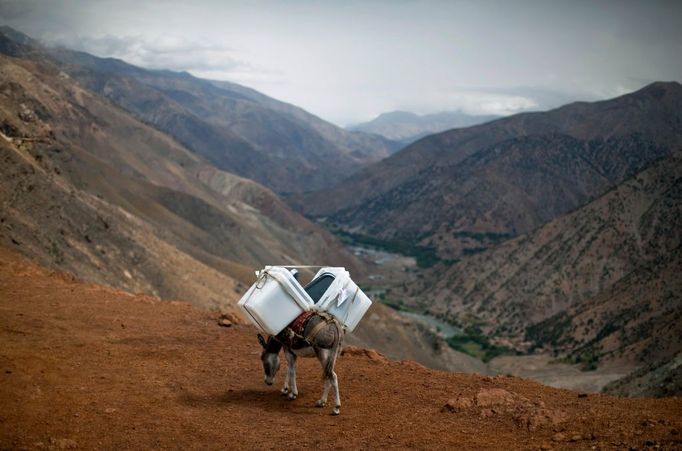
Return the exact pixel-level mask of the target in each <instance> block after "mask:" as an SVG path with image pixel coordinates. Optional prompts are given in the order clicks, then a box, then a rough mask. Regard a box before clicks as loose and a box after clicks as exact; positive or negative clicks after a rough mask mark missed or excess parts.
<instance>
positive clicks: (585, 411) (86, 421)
mask: <svg viewBox="0 0 682 451" xmlns="http://www.w3.org/2000/svg"><path fill="white" fill-rule="evenodd" d="M258 356H259V346H258V344H257V342H256V340H255V331H254V330H253V329H252V328H250V327H248V326H240V325H235V326H233V327H230V328H225V327H219V326H218V325H217V322H216V319H215V316H214V315H213V314H211V313H210V312H206V311H202V310H198V309H196V308H194V307H192V306H190V305H189V304H185V303H181V302H167V301H159V300H157V299H154V298H150V297H146V296H138V295H130V294H128V293H125V292H122V291H117V290H113V289H110V288H105V287H101V286H98V285H92V284H83V283H80V282H78V281H76V280H74V279H73V278H72V277H70V276H68V275H65V274H61V273H54V272H50V271H49V270H46V269H43V268H40V267H38V266H36V265H34V264H32V263H29V262H27V261H26V260H23V259H22V258H21V257H18V256H17V254H14V253H12V252H10V251H7V250H4V249H0V448H2V449H5V448H7V449H19V448H27V449H38V448H79V449H94V448H97V449H218V448H222V449H225V448H228V449H285V448H289V449H301V448H303V449H305V448H311V449H318V448H321V449H337V448H340V449H378V448H381V449H405V448H417V449H424V448H427V449H458V448H459V449H541V448H543V449H550V448H559V449H561V448H578V449H590V448H592V447H593V446H594V447H596V449H627V448H628V447H631V446H634V447H637V448H638V449H641V448H646V447H647V446H649V447H655V446H657V445H658V446H660V447H662V448H664V449H679V448H680V447H682V436H681V435H680V433H681V432H682V419H681V418H682V399H680V398H668V399H656V400H653V399H637V400H635V399H623V398H615V397H610V396H603V395H589V396H579V394H578V393H576V392H572V391H568V390H560V389H553V388H549V387H545V386H543V385H540V384H538V383H535V382H531V381H527V380H523V379H519V378H512V377H494V378H491V377H483V376H476V375H465V374H453V373H444V372H439V371H434V370H428V369H426V368H424V367H422V366H420V365H418V364H416V363H412V362H391V361H387V360H386V359H384V358H383V357H382V356H381V355H379V354H378V353H376V352H373V351H364V350H358V349H354V350H350V351H349V352H346V353H345V355H343V356H342V357H341V358H340V359H339V361H338V367H337V372H338V374H339V380H340V386H341V396H342V403H343V406H342V410H341V416H339V417H333V416H331V415H329V409H328V408H324V409H319V408H315V407H314V406H313V404H314V401H315V400H316V399H317V397H318V396H319V394H320V390H321V381H320V371H319V369H318V367H317V364H316V362H315V361H313V360H306V361H303V362H302V364H301V365H300V368H299V390H300V392H301V393H300V396H299V398H298V399H297V400H295V401H287V400H285V399H283V398H282V397H280V396H279V395H278V389H279V387H277V386H272V387H268V386H265V385H264V384H263V381H262V374H261V369H260V361H259V359H258ZM281 378H282V374H281V373H280V375H279V376H278V379H279V381H278V382H281Z"/></svg>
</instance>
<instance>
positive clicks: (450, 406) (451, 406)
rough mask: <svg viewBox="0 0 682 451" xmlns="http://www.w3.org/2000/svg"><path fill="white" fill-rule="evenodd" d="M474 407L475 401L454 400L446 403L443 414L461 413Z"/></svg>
mask: <svg viewBox="0 0 682 451" xmlns="http://www.w3.org/2000/svg"><path fill="white" fill-rule="evenodd" d="M473 405H474V400H473V399H471V398H453V399H450V400H448V402H446V403H445V405H444V406H443V408H442V409H441V412H444V411H447V412H460V411H462V410H464V409H468V408H469V407H472V406H473Z"/></svg>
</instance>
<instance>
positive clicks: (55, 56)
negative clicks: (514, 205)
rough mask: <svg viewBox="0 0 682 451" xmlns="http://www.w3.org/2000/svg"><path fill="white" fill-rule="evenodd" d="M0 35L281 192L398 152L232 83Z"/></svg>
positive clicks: (321, 184)
mask: <svg viewBox="0 0 682 451" xmlns="http://www.w3.org/2000/svg"><path fill="white" fill-rule="evenodd" d="M0 31H2V32H3V33H4V34H5V36H6V39H11V40H12V41H13V42H15V43H18V44H20V45H24V46H27V45H28V46H29V47H30V48H31V51H32V52H33V53H36V52H40V53H42V54H44V55H45V56H46V57H49V58H50V59H52V60H54V62H58V63H59V65H60V68H61V70H63V71H64V72H65V73H67V74H68V75H69V76H70V77H71V78H72V79H74V80H75V81H77V82H78V83H80V84H81V85H82V86H83V87H85V88H87V89H88V90H91V91H93V92H96V93H98V94H100V95H103V96H104V97H106V98H108V99H109V100H110V101H111V102H113V103H114V104H116V105H118V106H120V107H121V108H123V109H125V110H127V111H129V112H131V113H133V114H134V115H135V116H136V117H137V118H138V119H140V120H142V121H144V122H146V123H148V124H151V125H153V126H154V127H156V128H158V129H159V130H161V131H164V132H166V133H167V134H169V135H170V136H172V137H173V138H175V139H176V140H177V141H179V142H180V143H182V144H183V145H184V146H185V147H186V148H188V149H189V150H191V151H193V152H195V153H197V154H198V155H200V156H202V157H203V158H204V159H206V160H207V161H209V162H210V163H211V164H213V165H214V166H216V167H217V168H219V169H221V170H224V171H227V172H232V173H234V174H237V175H240V176H243V177H247V178H250V179H252V180H255V181H257V182H259V183H261V184H263V185H265V186H267V187H269V188H271V189H273V190H275V191H277V192H280V193H282V192H302V191H309V190H313V189H321V188H325V187H328V186H331V184H333V183H335V182H337V181H340V180H342V179H343V178H345V177H347V176H349V175H351V174H352V173H354V172H356V171H357V170H358V169H360V168H361V167H363V166H364V165H366V164H368V163H372V162H376V161H378V160H380V159H382V158H385V157H387V156H388V155H389V154H390V153H391V152H393V151H394V150H397V147H398V144H396V143H393V142H391V141H388V140H386V139H384V138H381V137H378V136H374V135H368V134H365V133H360V132H348V131H345V130H343V129H341V128H339V127H336V126H334V125H332V124H330V123H328V122H325V121H323V120H322V119H320V118H318V117H315V116H313V115H312V114H309V113H307V112H305V111H304V110H302V109H300V108H297V107H295V106H292V105H288V104H285V103H283V102H279V101H277V100H275V99H272V98H269V97H267V96H265V95H263V94H260V93H258V92H256V91H254V90H251V89H249V88H245V87H242V86H239V85H237V84H235V83H228V82H214V81H210V80H203V79H199V78H196V77H193V76H191V75H190V74H188V73H185V72H183V73H178V72H171V71H167V70H146V69H142V68H139V67H135V66H132V65H130V64H127V63H125V62H123V61H121V60H117V59H113V58H98V57H95V56H93V55H90V54H87V53H83V52H76V51H72V50H68V49H64V48H45V47H42V46H40V45H39V44H38V43H37V42H36V41H34V40H31V39H30V38H28V37H26V36H24V35H22V34H21V33H19V32H17V31H15V30H12V29H9V28H7V27H3V28H0Z"/></svg>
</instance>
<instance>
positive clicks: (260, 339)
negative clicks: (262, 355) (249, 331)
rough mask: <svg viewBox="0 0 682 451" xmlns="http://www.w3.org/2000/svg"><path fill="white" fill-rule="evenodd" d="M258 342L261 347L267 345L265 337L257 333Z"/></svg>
mask: <svg viewBox="0 0 682 451" xmlns="http://www.w3.org/2000/svg"><path fill="white" fill-rule="evenodd" d="M258 343H260V345H261V346H262V347H263V349H265V348H267V347H268V344H267V343H266V342H265V338H263V336H262V335H261V334H258Z"/></svg>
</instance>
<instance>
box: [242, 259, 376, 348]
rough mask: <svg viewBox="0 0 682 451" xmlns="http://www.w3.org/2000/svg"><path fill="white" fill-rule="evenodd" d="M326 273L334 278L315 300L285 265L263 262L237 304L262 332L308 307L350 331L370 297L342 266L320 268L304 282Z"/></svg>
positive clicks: (278, 328)
mask: <svg viewBox="0 0 682 451" xmlns="http://www.w3.org/2000/svg"><path fill="white" fill-rule="evenodd" d="M325 276H331V277H333V281H332V282H331V284H329V286H328V287H327V289H326V290H325V291H324V292H323V293H322V294H321V295H320V297H319V299H316V301H317V302H315V301H313V299H311V297H310V295H309V294H308V293H307V292H306V290H305V289H304V288H303V287H302V286H301V285H300V284H299V283H298V281H297V280H296V279H295V278H294V276H293V274H292V273H291V272H290V271H289V269H287V267H282V266H266V267H265V268H264V269H263V270H262V271H259V272H258V278H257V280H256V282H255V283H254V284H253V285H252V286H251V288H249V290H248V291H247V292H246V293H244V296H242V298H241V299H240V300H239V307H240V308H241V310H242V312H244V314H245V315H246V317H247V318H249V319H250V320H251V322H252V323H253V324H254V325H255V326H256V327H257V328H258V329H259V330H260V331H261V332H264V333H267V334H270V335H277V334H278V333H280V332H281V331H282V330H284V328H285V327H287V326H288V325H289V324H290V323H291V322H292V321H293V320H295V319H296V317H298V316H299V315H300V314H301V313H303V312H305V311H309V310H314V311H323V312H327V313H329V314H331V315H332V316H334V318H336V319H337V320H338V321H339V322H340V323H341V325H342V326H343V327H344V328H345V329H346V330H348V331H350V332H352V331H353V330H354V329H355V327H356V326H357V325H358V323H359V322H360V320H361V319H362V317H363V316H364V315H365V313H366V312H367V309H369V307H370V306H371V305H372V301H371V300H370V299H369V298H368V297H367V296H366V295H365V293H363V292H362V290H360V288H358V286H357V285H356V284H355V282H353V281H352V280H351V278H350V274H349V273H348V271H346V270H345V268H340V267H324V268H321V269H320V270H319V271H318V272H317V274H315V277H313V279H312V280H311V281H310V283H309V284H308V285H307V286H308V287H310V286H311V285H313V284H314V283H315V281H317V280H318V279H320V278H322V277H325ZM327 282H328V280H327ZM317 294H319V293H317Z"/></svg>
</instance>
